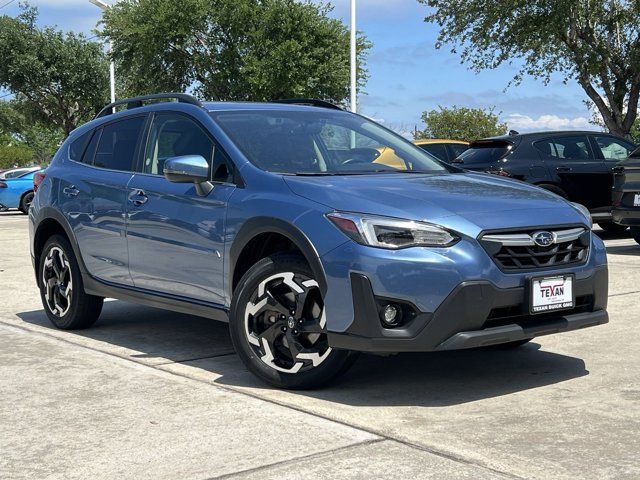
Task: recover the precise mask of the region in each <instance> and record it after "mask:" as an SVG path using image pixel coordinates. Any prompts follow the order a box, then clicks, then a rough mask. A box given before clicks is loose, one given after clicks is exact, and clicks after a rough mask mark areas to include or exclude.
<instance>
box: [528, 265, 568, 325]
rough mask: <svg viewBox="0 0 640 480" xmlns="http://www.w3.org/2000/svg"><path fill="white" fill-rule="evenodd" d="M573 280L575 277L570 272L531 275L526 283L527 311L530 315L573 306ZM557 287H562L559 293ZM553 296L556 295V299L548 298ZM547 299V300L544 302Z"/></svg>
mask: <svg viewBox="0 0 640 480" xmlns="http://www.w3.org/2000/svg"><path fill="white" fill-rule="evenodd" d="M575 280H576V277H575V275H574V274H572V273H564V274H555V275H546V276H536V277H531V278H530V279H529V285H528V292H529V313H530V314H531V315H540V314H543V313H551V312H561V311H564V310H571V309H572V308H575V305H576V292H575V284H576V282H575ZM560 282H562V283H560ZM567 286H568V287H569V290H570V291H569V292H567ZM557 287H561V288H562V293H561V294H558V292H559V290H558V288H557ZM543 290H545V292H544V293H543V292H542V291H543ZM554 296H557V297H558V299H556V300H554V299H553V298H550V297H554ZM547 299H549V301H548V302H545V300H547Z"/></svg>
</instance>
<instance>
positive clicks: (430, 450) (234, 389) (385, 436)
mask: <svg viewBox="0 0 640 480" xmlns="http://www.w3.org/2000/svg"><path fill="white" fill-rule="evenodd" d="M0 324H1V325H4V326H7V327H13V328H16V329H19V330H23V331H25V332H29V333H34V334H36V335H42V336H43V337H47V338H49V339H53V340H57V341H60V342H63V343H67V344H70V345H74V346H76V347H80V348H86V349H87V350H90V351H93V352H96V353H101V354H103V355H107V356H109V357H113V358H118V359H120V360H124V361H129V362H131V363H135V364H136V365H141V366H143V367H147V368H150V369H152V370H156V371H158V372H162V373H165V374H170V375H173V376H176V377H180V378H182V379H187V380H191V381H195V382H198V383H203V384H205V385H209V386H210V387H213V388H217V389H220V390H222V391H225V392H233V393H238V394H240V395H244V396H247V397H250V398H253V399H255V400H260V401H263V402H267V403H271V404H273V405H278V406H280V407H284V408H288V409H290V410H294V411H296V412H299V413H304V414H306V415H311V416H313V417H316V418H321V419H323V420H327V421H330V422H333V423H337V424H340V425H342V426H345V427H349V428H352V429H354V430H360V431H361V432H365V433H369V434H370V435H375V436H377V437H379V439H382V440H388V441H391V442H396V443H400V444H402V445H405V446H407V447H411V448H415V449H417V450H421V451H424V452H427V453H430V454H432V455H436V456H438V457H441V458H445V459H447V460H451V461H454V462H457V463H462V464H465V465H470V466H474V467H478V468H483V469H485V470H488V471H490V472H492V473H496V474H500V475H503V476H506V477H508V478H512V479H518V480H525V477H521V476H519V475H516V474H513V473H510V472H506V471H503V470H499V469H497V468H494V467H491V466H490V465H487V464H486V463H484V462H482V461H477V460H471V459H467V458H465V457H463V456H460V455H456V454H454V453H450V452H446V451H442V450H438V449H436V448H433V447H427V446H424V445H418V444H415V443H412V442H409V441H407V440H403V439H401V438H395V437H391V436H389V435H388V434H386V433H383V432H378V431H376V430H374V429H370V428H367V427H362V426H355V425H352V424H350V423H348V422H346V421H344V420H340V419H337V418H333V417H331V416H329V415H324V414H321V413H317V412H312V411H308V410H304V409H302V408H300V407H296V406H295V405H290V404H287V403H285V402H282V401H279V400H274V399H271V398H264V397H261V396H259V395H257V394H255V393H252V392H247V391H245V390H241V389H240V388H238V387H232V386H228V385H220V384H217V383H212V382H209V381H206V380H201V379H199V378H194V377H191V376H189V375H185V374H183V373H179V372H174V371H171V370H165V369H163V368H157V367H156V366H154V365H150V364H147V363H143V362H141V361H140V360H137V359H135V358H132V357H125V356H123V355H118V354H116V353H112V352H106V351H104V350H99V349H97V348H95V347H91V346H88V345H83V344H81V343H76V342H73V341H71V340H68V339H66V338H61V337H58V336H56V335H52V334H50V333H47V332H45V331H40V330H35V329H30V328H28V327H23V326H21V325H16V324H12V323H6V322H4V321H2V320H0Z"/></svg>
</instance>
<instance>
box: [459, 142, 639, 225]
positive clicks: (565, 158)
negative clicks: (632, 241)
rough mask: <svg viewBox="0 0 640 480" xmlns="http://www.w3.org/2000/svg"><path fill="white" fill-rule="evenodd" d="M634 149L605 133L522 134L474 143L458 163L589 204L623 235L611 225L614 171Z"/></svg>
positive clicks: (601, 219)
mask: <svg viewBox="0 0 640 480" xmlns="http://www.w3.org/2000/svg"><path fill="white" fill-rule="evenodd" d="M634 149H635V146H634V145H633V144H632V143H630V142H628V141H627V140H625V139H623V138H620V137H617V136H614V135H610V134H608V133H602V132H579V131H566V132H540V133H526V134H518V133H516V134H513V135H505V136H501V137H493V138H487V139H485V140H478V141H476V142H472V143H471V145H470V148H469V150H467V151H465V152H463V153H462V154H461V155H460V156H459V157H458V158H457V159H456V160H454V162H453V163H454V164H455V165H458V166H460V167H464V168H466V169H469V170H479V171H484V172H489V173H494V174H497V175H501V176H504V177H512V178H516V179H518V180H523V181H525V182H528V183H532V184H534V185H538V186H539V187H542V188H544V189H546V190H549V191H551V192H553V193H556V194H558V195H560V196H561V197H563V198H566V199H568V200H570V201H572V202H577V203H580V204H582V205H585V206H586V207H587V208H588V209H589V210H590V211H591V216H592V217H593V219H594V221H595V222H596V223H598V225H600V227H601V228H602V229H603V230H606V231H620V230H624V229H625V228H626V227H623V226H620V225H617V224H615V223H613V222H612V221H611V188H612V186H613V175H612V171H613V168H614V167H615V166H616V164H617V163H618V162H620V161H621V160H624V159H625V158H627V157H628V156H629V154H630V153H631V152H632V151H633V150H634Z"/></svg>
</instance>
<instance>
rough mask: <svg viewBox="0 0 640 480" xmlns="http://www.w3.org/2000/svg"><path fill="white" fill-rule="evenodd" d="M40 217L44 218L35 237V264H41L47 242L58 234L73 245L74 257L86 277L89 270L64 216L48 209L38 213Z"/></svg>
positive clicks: (36, 229)
mask: <svg viewBox="0 0 640 480" xmlns="http://www.w3.org/2000/svg"><path fill="white" fill-rule="evenodd" d="M38 216H39V217H40V218H42V220H40V221H39V222H38V223H37V226H36V228H35V233H34V235H33V254H34V257H35V262H36V263H35V264H36V265H39V264H40V254H41V253H42V249H43V247H44V244H45V243H46V242H47V240H48V239H49V238H51V236H52V235H56V234H58V235H62V236H63V237H65V238H66V239H67V240H68V241H69V243H70V244H71V248H72V249H73V253H74V256H75V257H76V261H77V262H78V268H79V269H80V273H81V274H82V275H85V274H86V272H87V270H86V268H85V266H84V262H83V260H82V256H81V255H80V251H79V250H78V245H77V244H76V241H75V238H74V236H73V232H72V230H71V227H70V226H69V225H68V224H67V222H66V220H65V218H64V217H63V216H62V214H60V213H59V212H58V211H57V210H55V209H54V208H51V207H46V208H44V209H42V210H40V211H39V212H38Z"/></svg>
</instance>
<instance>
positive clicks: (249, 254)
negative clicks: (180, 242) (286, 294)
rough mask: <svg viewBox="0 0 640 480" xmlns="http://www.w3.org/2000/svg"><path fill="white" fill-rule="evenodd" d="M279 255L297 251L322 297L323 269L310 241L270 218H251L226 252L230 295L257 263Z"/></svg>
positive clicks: (282, 222)
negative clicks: (313, 278) (277, 253)
mask: <svg viewBox="0 0 640 480" xmlns="http://www.w3.org/2000/svg"><path fill="white" fill-rule="evenodd" d="M281 251H284V252H287V251H290V252H295V251H298V252H299V253H300V254H301V255H302V256H303V257H304V258H305V260H306V261H307V263H308V264H309V266H310V267H311V271H312V272H313V274H314V276H315V278H316V281H317V282H318V285H319V287H320V291H321V292H322V294H323V295H324V294H325V293H326V290H327V283H326V278H325V274H324V269H323V268H322V265H321V263H320V260H319V257H318V252H317V250H316V249H315V247H314V246H313V244H312V243H311V241H310V240H309V239H308V238H307V236H306V235H305V234H304V233H302V231H300V230H299V229H298V228H297V227H295V226H294V225H292V224H290V223H288V222H285V221H284V220H280V219H277V218H272V217H256V218H253V219H251V220H249V221H247V222H246V223H245V224H244V225H243V226H242V228H240V230H239V231H238V234H237V235H236V237H235V240H234V242H233V244H232V246H231V250H230V260H229V275H228V278H229V286H230V292H231V293H232V294H233V291H234V290H235V288H236V286H237V284H238V282H239V281H240V279H241V278H242V275H244V274H245V273H246V272H247V270H249V268H251V267H252V266H253V265H254V264H255V263H256V262H257V261H259V260H261V259H262V258H265V257H268V256H269V255H271V254H273V253H276V252H281Z"/></svg>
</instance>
